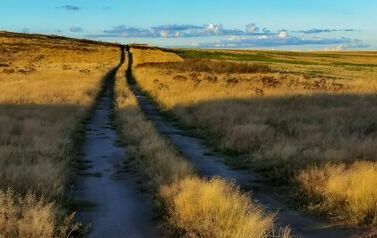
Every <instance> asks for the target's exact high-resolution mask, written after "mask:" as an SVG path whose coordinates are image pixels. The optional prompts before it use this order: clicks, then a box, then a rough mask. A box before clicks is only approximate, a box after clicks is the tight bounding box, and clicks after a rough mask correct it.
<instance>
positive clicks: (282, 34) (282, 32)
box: [278, 30, 288, 39]
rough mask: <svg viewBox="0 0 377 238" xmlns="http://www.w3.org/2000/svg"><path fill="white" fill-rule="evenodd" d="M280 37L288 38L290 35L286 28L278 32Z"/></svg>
mask: <svg viewBox="0 0 377 238" xmlns="http://www.w3.org/2000/svg"><path fill="white" fill-rule="evenodd" d="M278 37H279V38H280V39H286V38H287V37H288V32H287V31H286V30H281V31H279V33H278Z"/></svg>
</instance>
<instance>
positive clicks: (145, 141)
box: [116, 69, 290, 237]
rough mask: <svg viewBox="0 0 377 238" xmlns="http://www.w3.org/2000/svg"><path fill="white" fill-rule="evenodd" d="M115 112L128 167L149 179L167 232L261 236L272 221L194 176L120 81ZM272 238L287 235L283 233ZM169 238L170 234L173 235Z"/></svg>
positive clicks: (220, 185) (236, 195)
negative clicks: (163, 212) (166, 223)
mask: <svg viewBox="0 0 377 238" xmlns="http://www.w3.org/2000/svg"><path fill="white" fill-rule="evenodd" d="M116 112H117V117H118V123H119V127H120V130H121V132H122V136H123V139H124V142H125V143H126V149H127V151H128V152H129V153H130V154H131V155H130V156H131V158H134V160H132V162H131V163H132V164H133V165H134V166H135V167H136V168H138V169H139V170H141V171H142V172H143V173H144V175H145V176H146V177H148V178H149V181H147V182H146V183H147V184H153V187H154V189H155V190H156V192H157V193H158V194H159V197H160V199H162V203H163V204H164V206H165V207H166V209H165V210H166V215H167V216H168V219H167V221H168V223H169V224H170V226H169V227H170V229H171V230H172V232H173V234H176V233H179V234H181V235H186V236H189V237H266V235H271V234H273V231H274V224H273V221H274V218H273V216H271V215H268V214H265V212H264V211H263V209H262V208H261V207H259V206H258V205H256V204H254V203H253V202H252V201H251V200H250V197H249V196H248V195H247V194H243V193H241V192H240V191H239V189H238V188H237V187H236V186H235V185H233V184H231V183H229V182H226V181H224V180H223V179H211V180H204V179H200V178H198V177H197V176H196V175H195V173H194V171H193V168H192V166H191V165H190V164H189V163H188V162H187V161H185V160H184V159H183V158H182V156H181V155H179V154H178V153H177V152H176V151H175V149H174V148H173V147H172V146H171V145H170V144H169V143H168V142H167V141H166V140H165V139H164V138H163V137H161V136H160V135H158V133H157V131H156V130H155V129H154V127H153V125H152V124H151V122H149V121H147V120H146V119H145V117H144V116H143V113H142V112H141V110H140V108H139V105H138V103H137V100H136V98H135V96H134V95H133V94H132V93H131V91H130V89H129V88H128V85H127V84H126V82H125V79H124V74H123V73H122V69H121V70H120V71H119V73H118V75H117V81H116ZM284 232H285V233H280V232H277V233H276V237H280V235H281V236H283V235H284V236H285V237H289V234H290V232H289V230H285V231H284ZM173 236H175V235H173Z"/></svg>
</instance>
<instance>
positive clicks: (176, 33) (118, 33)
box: [88, 23, 276, 38]
mask: <svg viewBox="0 0 377 238" xmlns="http://www.w3.org/2000/svg"><path fill="white" fill-rule="evenodd" d="M273 34H276V33H272V32H271V31H270V30H268V29H267V28H263V30H262V31H260V30H259V27H258V26H257V25H255V24H253V23H251V24H248V25H247V26H246V27H245V30H240V29H236V28H234V29H228V28H224V26H223V25H222V24H208V25H202V26H198V25H179V24H173V25H161V26H155V27H151V28H136V27H129V26H126V25H120V26H116V27H114V28H112V29H107V30H104V31H103V32H102V33H101V34H93V35H88V37H92V38H95V37H161V38H182V37H207V36H247V35H273Z"/></svg>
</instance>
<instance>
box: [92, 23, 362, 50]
mask: <svg viewBox="0 0 377 238" xmlns="http://www.w3.org/2000/svg"><path fill="white" fill-rule="evenodd" d="M352 31H355V30H353V29H326V28H323V29H319V28H313V29H308V30H300V31H288V30H277V31H272V30H270V29H269V28H267V27H259V26H258V25H256V24H255V23H250V24H247V25H246V26H245V28H244V29H243V30H240V29H237V28H234V29H230V28H225V27H224V26H223V25H222V24H207V25H202V26H200V25H190V24H183V25H182V24H172V25H160V26H154V27H150V28H137V27H129V26H126V25H120V26H116V27H113V28H111V29H107V30H103V31H102V32H101V33H100V34H91V35H87V37H90V38H97V37H101V38H106V37H124V38H127V37H128V38H132V37H138V38H189V37H197V38H205V37H210V36H212V37H214V36H217V37H218V39H219V40H217V41H213V42H210V43H208V42H207V43H201V42H203V41H202V40H199V41H198V42H199V43H195V45H196V46H197V47H202V48H252V47H278V46H305V45H324V46H325V47H327V46H330V47H332V46H335V47H338V46H341V47H342V49H343V48H365V47H366V45H364V44H363V43H362V42H361V41H360V40H358V39H353V38H349V37H341V36H337V37H329V38H321V37H318V36H319V35H315V34H320V33H325V32H343V33H346V32H352ZM298 33H303V34H304V36H302V35H300V34H298ZM338 35H339V34H338Z"/></svg>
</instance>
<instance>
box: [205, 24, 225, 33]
mask: <svg viewBox="0 0 377 238" xmlns="http://www.w3.org/2000/svg"><path fill="white" fill-rule="evenodd" d="M203 30H204V32H206V33H209V34H212V35H221V34H222V33H223V30H224V28H223V25H221V24H209V25H207V26H205V27H204V29H203Z"/></svg>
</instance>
